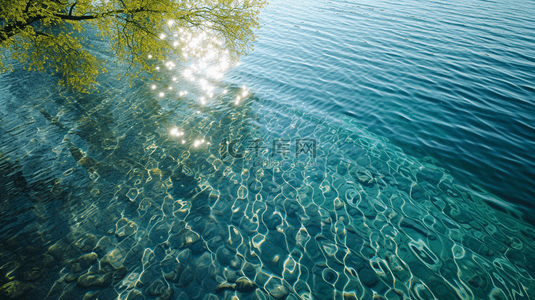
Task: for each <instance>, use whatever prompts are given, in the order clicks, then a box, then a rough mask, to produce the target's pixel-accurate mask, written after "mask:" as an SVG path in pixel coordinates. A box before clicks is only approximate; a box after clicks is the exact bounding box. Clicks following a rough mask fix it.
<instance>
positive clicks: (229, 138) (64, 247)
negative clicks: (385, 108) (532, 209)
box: [0, 2, 535, 300]
mask: <svg viewBox="0 0 535 300" xmlns="http://www.w3.org/2000/svg"><path fill="white" fill-rule="evenodd" d="M337 3H338V4H337V5H342V6H343V5H346V4H347V2H337ZM335 4H336V3H335ZM333 5H334V4H333ZM437 5H438V4H437ZM317 6H320V4H318V3H315V4H314V5H311V7H312V8H317ZM320 8H322V7H321V6H320ZM270 9H271V10H268V11H267V12H268V16H270V15H269V13H271V14H273V11H274V10H275V11H276V10H277V9H280V10H282V11H285V10H288V9H289V8H288V7H284V6H283V5H282V4H281V3H274V6H272V7H271V8H270ZM335 11H338V10H335ZM361 13H362V11H361ZM281 16H283V17H287V16H286V15H285V14H281ZM327 16H328V15H327ZM267 20H269V19H267ZM277 20H280V19H275V21H274V22H278V21H277ZM340 20H341V21H340ZM344 20H346V21H347V19H344V18H341V19H331V20H330V21H329V22H335V23H336V22H344ZM328 24H330V23H328ZM270 26H271V25H269V24H268V25H266V28H270ZM297 26H301V25H297ZM291 27H292V28H296V29H298V27H295V26H293V24H292V26H291ZM283 28H285V27H283ZM275 32H277V31H275ZM281 32H282V31H281ZM281 32H279V33H280V34H282V33H281ZM274 35H276V34H274ZM317 36H318V37H321V36H322V35H321V34H319V35H317ZM268 37H270V36H269V35H268ZM267 44H269V43H267ZM270 45H272V46H273V47H275V46H276V44H274V43H273V44H270ZM348 45H351V43H348ZM266 46H267V45H266V42H262V39H260V41H259V45H258V46H257V51H258V52H253V53H251V55H250V56H248V57H246V58H244V59H243V60H242V62H241V65H240V66H238V67H234V68H233V69H231V70H230V71H229V72H228V73H227V74H226V75H225V76H223V77H221V76H218V74H219V72H221V71H224V69H225V67H221V68H213V69H210V70H211V71H210V72H208V71H207V70H208V69H209V68H210V66H216V65H210V64H206V65H205V66H204V67H201V63H203V62H202V61H201V63H199V64H197V65H196V64H195V63H193V62H192V63H176V65H171V64H169V63H168V64H165V62H164V64H162V65H161V66H160V65H159V67H161V71H160V72H159V75H158V76H159V77H160V81H154V82H152V81H134V82H133V84H132V86H131V87H130V86H129V84H128V83H127V82H125V81H124V80H121V81H118V80H117V79H116V78H117V77H116V75H117V74H115V72H118V73H120V72H122V70H117V71H112V72H111V73H110V74H108V75H105V76H102V78H101V79H100V80H99V84H100V86H99V90H100V91H101V92H100V93H98V94H91V95H84V94H73V93H70V92H68V91H66V90H65V89H63V88H60V87H58V86H57V85H56V81H55V78H50V77H46V76H43V75H42V74H37V73H28V72H24V71H23V70H22V69H20V68H19V69H17V70H16V71H15V72H13V73H10V74H3V75H1V77H0V82H2V83H3V85H2V86H0V117H1V120H0V175H1V178H2V181H1V183H0V199H1V201H0V211H1V219H0V228H2V231H1V232H0V241H1V243H0V255H1V256H0V292H1V293H2V294H1V295H2V297H4V298H7V299H68V300H70V299H534V298H535V292H534V290H535V280H534V274H535V251H534V250H535V228H534V227H533V226H532V225H530V224H529V223H527V222H526V221H524V220H523V218H524V217H525V216H524V215H523V214H522V212H521V211H520V210H518V209H516V208H515V205H511V207H510V208H509V209H506V208H503V207H502V206H503V203H507V202H506V201H503V200H502V199H500V197H498V196H496V195H494V194H493V193H491V192H488V191H487V190H486V189H485V188H483V187H478V186H480V185H474V184H472V182H469V181H467V179H466V178H458V177H456V176H454V174H452V173H450V170H449V169H447V168H445V167H443V164H444V163H443V162H441V161H437V160H436V159H433V158H432V157H430V156H426V157H423V156H417V155H413V154H410V153H407V152H408V151H404V150H405V149H404V148H402V147H400V146H399V144H397V143H395V141H392V140H391V139H390V137H388V138H387V137H385V135H380V134H378V132H376V131H374V130H372V129H371V128H370V127H368V125H369V124H367V121H368V120H366V119H361V118H357V117H355V115H351V114H349V113H345V112H342V111H339V110H337V109H336V108H334V109H333V108H332V107H331V108H329V106H330V105H333V103H336V101H344V100H345V99H347V98H348V97H349V96H348V95H347V94H345V93H344V92H343V91H344V90H343V87H342V86H343V84H342V83H341V81H335V80H334V81H328V80H325V77H322V75H321V74H320V75H318V74H316V73H313V72H311V74H312V75H310V76H312V77H317V78H320V81H322V80H324V82H325V84H327V82H330V83H328V84H334V85H335V86H334V87H332V88H325V86H322V85H318V86H314V85H311V84H307V82H306V78H305V79H303V80H304V82H300V81H299V78H300V77H299V76H304V75H299V74H305V73H304V72H300V71H299V72H298V71H296V72H294V71H295V70H294V71H292V69H291V68H297V67H298V66H300V65H299V64H298V63H293V64H287V65H289V66H291V67H289V68H288V69H281V72H282V73H277V72H278V71H277V69H276V68H273V69H272V70H271V72H267V71H265V70H264V71H262V70H263V68H264V67H265V68H267V67H268V66H269V65H266V66H264V65H263V63H262V62H265V61H264V60H265V59H266V57H270V55H271V54H270V51H268V48H266ZM298 57H300V56H297V57H293V58H292V59H294V60H297V59H298ZM302 57H303V60H304V62H303V64H304V65H307V64H308V63H309V61H306V60H307V59H308V58H307V56H306V55H303V56H302ZM318 57H321V55H318ZM334 57H336V58H337V59H339V60H344V59H345V58H344V57H343V56H341V54H340V53H338V54H336V55H334ZM280 58H281V59H283V58H284V55H281V56H280ZM347 59H348V60H349V61H351V60H352V59H354V58H347ZM274 63H275V64H274V65H271V66H277V67H281V65H279V62H278V61H276V60H274ZM320 63H321V62H320ZM217 66H220V65H217ZM301 66H302V65H301ZM281 68H282V67H281ZM311 69H314V68H312V67H311ZM327 69H328V68H326V70H327ZM251 70H255V72H257V73H254V72H252V71H251ZM292 72H294V73H292ZM210 74H212V75H214V74H215V76H210ZM281 74H282V75H281ZM290 74H293V76H294V77H292V76H291V75H290ZM314 74H316V75H314ZM333 74H334V75H336V76H338V75H340V74H339V73H336V72H335V73H333ZM279 75H281V76H280V77H279V79H280V82H274V81H273V78H274V77H277V76H279ZM285 76H286V77H285ZM351 76H353V75H351ZM389 76H392V77H389V78H394V77H395V75H394V74H391V75H389ZM347 86H348V87H350V86H353V85H352V84H351V83H347ZM354 86H358V85H356V84H355V85H354ZM28 87H31V88H28ZM351 88H353V87H351ZM311 91H313V92H311ZM319 93H325V94H329V93H332V94H329V95H330V96H329V97H332V98H330V99H334V101H330V100H329V101H327V100H324V102H321V101H319V99H320V97H319V96H318V95H319ZM325 94H324V96H325ZM325 97H326V96H325ZM371 103H372V102H368V103H366V105H371ZM381 105H383V104H378V107H381ZM335 106H336V105H335ZM350 107H351V105H347V106H346V108H348V110H349V108H350ZM353 107H355V106H353ZM385 120H387V121H388V120H389V118H388V117H385ZM385 122H386V121H385ZM370 124H372V125H373V126H371V127H374V128H376V126H375V125H374V124H373V122H372V123H370ZM389 128H393V127H389ZM401 132H404V134H407V135H408V133H407V132H406V131H404V130H401ZM379 133H381V132H380V131H379ZM401 145H403V143H401ZM493 203H498V204H494V205H493Z"/></svg>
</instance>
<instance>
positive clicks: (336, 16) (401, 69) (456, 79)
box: [232, 1, 535, 223]
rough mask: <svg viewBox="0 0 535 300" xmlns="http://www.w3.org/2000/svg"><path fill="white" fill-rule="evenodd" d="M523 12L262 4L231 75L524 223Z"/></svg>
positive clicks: (529, 187) (464, 6) (506, 5)
mask: <svg viewBox="0 0 535 300" xmlns="http://www.w3.org/2000/svg"><path fill="white" fill-rule="evenodd" d="M534 10H535V7H534V3H533V2H529V1H523V2H518V3H513V2H510V1H454V2H449V1H429V2H426V3H421V2H418V1H401V2H399V1H311V2H307V4H306V5H303V4H302V3H301V2H291V1H290V2H288V1H284V2H282V1H272V3H271V7H270V8H269V9H268V10H267V11H266V12H265V14H264V20H265V24H264V28H263V29H262V30H261V31H260V32H259V35H260V38H259V41H258V44H257V45H256V51H255V52H254V53H253V54H251V55H250V56H249V57H245V58H244V59H242V65H241V66H240V67H239V68H236V69H234V72H232V75H234V76H235V77H236V78H237V80H238V81H240V82H243V83H244V84H247V85H248V86H249V85H250V86H254V89H255V90H257V92H259V93H262V95H263V96H264V97H267V98H270V99H276V101H280V102H281V103H285V104H288V105H292V103H294V102H296V101H302V102H306V103H307V104H309V105H313V106H315V107H317V108H318V109H321V110H324V111H327V112H329V113H330V114H331V115H333V116H339V115H342V114H344V115H348V116H351V117H352V118H353V119H355V120H358V121H359V123H360V124H362V125H364V126H367V127H368V128H369V129H370V130H371V131H373V132H374V133H376V134H378V135H380V136H383V137H386V138H388V139H389V140H390V141H391V142H392V143H394V144H395V145H397V146H399V147H401V148H402V149H403V150H404V151H405V152H407V153H409V154H412V155H415V156H418V157H426V156H429V157H432V158H434V159H436V160H437V162H436V163H437V164H438V165H440V166H441V167H445V168H447V169H448V170H449V171H450V172H451V173H452V174H453V175H454V176H455V177H456V178H459V179H463V181H464V182H466V183H468V184H476V185H477V186H480V187H481V188H484V189H485V190H487V191H490V192H492V193H494V194H496V195H498V196H499V197H500V198H501V199H502V200H501V201H499V203H496V204H497V205H498V206H502V207H514V208H516V209H518V210H521V211H523V212H524V213H525V216H526V218H528V219H530V220H531V222H532V223H533V222H535V220H534V219H533V218H532V216H533V211H534V208H535V206H534V204H533V203H534V202H533V201H534V195H535V156H534V155H535V154H534V153H535V125H534V124H535V123H534V121H533V120H534V119H535V85H534V82H535V72H534V70H535V39H534V38H533V37H534V36H535V21H534V20H533V18H532V16H531V14H532V13H533V11H534ZM297 11H298V13H297Z"/></svg>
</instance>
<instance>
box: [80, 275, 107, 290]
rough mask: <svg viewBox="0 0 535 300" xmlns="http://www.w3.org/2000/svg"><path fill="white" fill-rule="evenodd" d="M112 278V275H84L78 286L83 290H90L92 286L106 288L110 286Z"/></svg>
mask: <svg viewBox="0 0 535 300" xmlns="http://www.w3.org/2000/svg"><path fill="white" fill-rule="evenodd" d="M111 282H112V277H111V275H110V274H104V275H98V274H87V273H86V274H84V275H82V276H80V277H79V278H78V282H77V284H78V286H79V287H81V288H88V287H91V286H95V287H105V286H108V285H110V284H111Z"/></svg>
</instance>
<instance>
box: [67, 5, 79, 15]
mask: <svg viewBox="0 0 535 300" xmlns="http://www.w3.org/2000/svg"><path fill="white" fill-rule="evenodd" d="M76 3H78V2H74V4H73V5H72V6H71V8H70V9H69V16H72V10H73V9H74V7H75V6H76Z"/></svg>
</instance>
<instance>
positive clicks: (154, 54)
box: [0, 0, 266, 92]
mask: <svg viewBox="0 0 535 300" xmlns="http://www.w3.org/2000/svg"><path fill="white" fill-rule="evenodd" d="M265 4H266V2H265V0H0V25H1V29H0V48H1V51H2V52H1V53H0V72H5V71H10V70H12V69H13V66H12V65H11V63H10V62H12V61H19V62H21V63H22V64H23V65H24V66H25V67H26V68H27V69H28V70H37V71H42V72H43V71H50V72H51V73H52V74H54V73H55V74H57V75H59V76H60V77H61V78H60V80H59V83H60V84H62V85H66V86H69V87H72V88H74V89H76V90H79V91H83V92H87V91H89V90H90V89H91V88H94V87H95V84H96V77H97V76H98V74H99V73H103V72H107V70H106V68H105V67H104V64H105V62H104V61H103V60H102V59H99V58H98V57H96V56H95V54H94V51H90V50H91V47H93V45H92V44H91V42H90V39H87V36H84V34H83V32H84V31H85V30H86V29H88V28H96V29H97V30H96V32H98V35H100V38H101V39H102V40H103V41H109V44H110V49H111V51H113V52H114V53H115V55H116V56H117V59H118V61H120V62H125V63H127V64H129V65H130V66H135V67H136V68H135V70H137V71H133V72H132V73H131V75H132V76H138V74H139V72H142V71H149V72H150V71H152V69H153V68H152V63H153V62H154V61H155V60H163V59H165V58H166V56H168V55H169V53H170V52H171V53H175V54H176V55H177V56H178V57H179V59H180V58H183V56H181V55H180V54H181V50H180V49H181V48H180V45H179V44H178V43H177V42H176V41H175V42H174V43H172V42H171V40H170V39H168V38H166V35H165V34H168V33H178V32H183V30H199V31H203V32H204V33H206V34H208V36H209V38H211V39H212V40H213V41H217V42H216V43H213V44H214V45H216V46H219V47H221V48H224V49H227V50H228V51H229V53H230V55H231V57H232V58H234V59H236V58H237V57H239V56H240V55H242V54H246V53H247V52H248V51H249V50H250V47H251V42H252V41H254V39H255V35H254V30H256V29H258V27H259V21H258V14H259V10H260V9H261V8H262V7H263V6H264V5H265ZM131 70H134V68H131Z"/></svg>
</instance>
